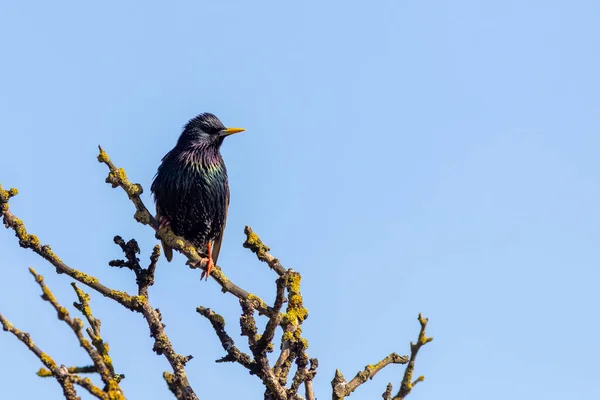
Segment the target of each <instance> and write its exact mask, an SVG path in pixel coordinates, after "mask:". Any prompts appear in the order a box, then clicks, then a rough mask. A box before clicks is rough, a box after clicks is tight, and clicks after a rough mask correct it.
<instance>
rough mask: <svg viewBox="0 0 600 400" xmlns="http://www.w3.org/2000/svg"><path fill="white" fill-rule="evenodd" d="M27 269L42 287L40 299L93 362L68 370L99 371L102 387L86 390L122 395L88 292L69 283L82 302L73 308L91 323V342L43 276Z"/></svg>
mask: <svg viewBox="0 0 600 400" xmlns="http://www.w3.org/2000/svg"><path fill="white" fill-rule="evenodd" d="M29 272H30V273H31V275H33V277H34V278H35V281H36V282H37V284H38V285H39V286H40V289H42V299H44V300H45V301H47V302H48V303H50V304H51V305H52V307H53V308H54V309H55V310H56V312H57V314H58V319H59V320H61V321H64V322H65V323H66V324H67V325H68V326H69V327H70V328H71V330H72V331H73V333H74V334H75V336H76V337H77V340H78V341H79V344H80V345H81V347H83V348H84V349H85V351H86V352H87V353H88V355H89V356H90V358H91V360H92V361H93V363H94V365H93V366H87V367H71V368H67V372H68V373H70V374H75V373H90V372H98V373H99V374H100V377H101V378H102V381H103V382H104V385H105V390H100V389H99V388H97V389H98V390H96V389H92V388H86V389H88V391H89V390H92V391H94V392H96V393H97V392H98V391H100V392H105V393H106V394H107V396H110V397H111V398H113V399H117V398H121V399H124V397H123V392H122V390H121V388H120V387H119V382H120V381H121V379H122V376H121V375H116V374H115V372H114V369H113V366H112V360H111V358H110V356H109V354H108V346H107V345H106V344H104V341H103V340H102V338H101V336H100V321H99V320H97V319H95V318H94V317H93V316H92V311H91V309H90V306H89V295H88V294H86V293H84V292H83V291H82V290H81V289H79V288H78V287H77V285H76V284H75V283H72V285H73V287H74V288H75V292H76V293H77V296H78V298H79V301H80V302H81V304H78V305H77V306H76V308H78V309H79V310H80V311H81V312H82V313H83V314H84V316H85V317H86V318H87V319H88V322H89V323H90V326H91V327H92V330H88V335H89V336H90V338H91V339H92V343H93V346H92V344H90V342H89V341H88V340H87V339H86V338H85V337H84V335H83V322H82V321H81V320H80V319H78V318H75V319H73V318H71V316H70V315H69V312H68V311H67V309H66V308H65V307H63V306H61V305H60V304H59V303H58V300H56V297H55V296H54V294H53V293H52V291H51V290H50V288H49V287H48V286H47V285H46V284H45V283H44V277H43V276H42V275H40V274H38V273H37V272H36V271H35V270H34V269H33V268H29ZM76 304H77V303H76ZM37 374H38V376H52V375H53V372H52V371H50V370H46V369H44V368H41V369H40V370H39V371H38V373H37ZM74 382H75V381H74Z"/></svg>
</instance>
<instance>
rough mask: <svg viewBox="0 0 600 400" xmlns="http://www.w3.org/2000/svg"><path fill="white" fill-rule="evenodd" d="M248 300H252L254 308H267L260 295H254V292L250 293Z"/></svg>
mask: <svg viewBox="0 0 600 400" xmlns="http://www.w3.org/2000/svg"><path fill="white" fill-rule="evenodd" d="M248 300H250V301H251V302H252V305H253V306H254V308H266V307H267V306H266V304H265V302H264V301H262V300H261V298H260V297H258V296H256V295H253V294H252V293H248Z"/></svg>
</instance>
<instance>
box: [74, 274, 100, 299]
mask: <svg viewBox="0 0 600 400" xmlns="http://www.w3.org/2000/svg"><path fill="white" fill-rule="evenodd" d="M73 278H75V279H77V280H78V281H79V282H82V283H85V284H86V285H88V286H90V285H95V284H96V283H98V278H96V277H93V276H91V275H88V274H86V273H83V272H81V271H78V270H76V269H75V270H73ZM81 293H83V292H81ZM88 298H89V296H88Z"/></svg>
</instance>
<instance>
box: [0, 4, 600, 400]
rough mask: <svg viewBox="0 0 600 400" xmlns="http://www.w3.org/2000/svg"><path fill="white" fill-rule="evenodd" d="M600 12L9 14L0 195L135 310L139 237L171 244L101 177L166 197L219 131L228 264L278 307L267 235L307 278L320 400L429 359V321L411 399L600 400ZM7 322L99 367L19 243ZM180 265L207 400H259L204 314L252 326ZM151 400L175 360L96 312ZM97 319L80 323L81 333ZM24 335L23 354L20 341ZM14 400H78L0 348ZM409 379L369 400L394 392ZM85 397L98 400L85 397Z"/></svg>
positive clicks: (0, 241)
mask: <svg viewBox="0 0 600 400" xmlns="http://www.w3.org/2000/svg"><path fill="white" fill-rule="evenodd" d="M599 17H600V3H598V2H597V1H591V0H589V1H583V0H579V1H577V0H575V1H571V2H563V1H557V0H545V1H541V0H540V1H533V0H531V1H525V0H519V1H516V0H513V1H510V0H509V1H506V0H505V1H486V2H481V1H465V0H459V1H452V2H450V1H429V2H423V1H381V2H358V1H330V2H316V1H306V2H302V4H288V3H283V2H275V1H267V2H247V1H221V2H206V1H202V2H191V1H188V2H184V1H180V2H171V3H170V4H168V5H167V4H166V3H164V2H151V1H145V2H129V3H128V4H123V2H114V1H105V2H102V4H100V3H98V4H90V3H89V2H88V3H85V2H84V3H82V2H75V1H65V2H58V3H57V2H51V3H48V2H40V1H37V2H35V1H21V2H12V3H10V4H9V3H7V4H4V5H3V6H2V12H1V13H0V45H1V49H2V60H3V61H2V63H0V87H1V90H0V132H1V136H0V138H1V139H0V148H2V152H1V155H0V183H1V184H2V185H3V186H4V187H5V188H9V187H17V188H18V189H19V190H20V194H19V196H18V197H16V198H14V199H13V201H12V202H11V207H12V210H13V212H15V213H16V214H17V215H18V216H19V217H21V218H23V219H24V221H25V222H26V224H27V227H28V228H29V230H30V231H31V232H33V233H36V234H38V235H39V237H40V239H41V240H42V242H44V243H51V244H52V247H53V249H54V250H55V251H56V252H57V253H58V254H59V255H60V256H61V257H62V259H63V260H65V261H66V262H67V263H69V264H70V265H72V266H74V267H77V268H81V269H83V270H85V271H88V272H89V273H91V274H93V275H96V276H98V277H99V278H100V279H101V280H102V282H103V283H105V284H106V285H109V286H111V287H114V288H118V289H122V290H129V291H133V290H134V289H135V287H134V285H135V284H134V279H133V277H132V274H131V273H130V272H129V271H124V270H116V269H111V268H109V267H108V266H107V262H108V261H109V260H111V259H113V258H117V257H120V256H121V255H120V253H119V251H118V248H117V247H116V246H115V245H114V244H112V237H113V236H114V235H116V234H119V235H121V236H123V237H124V238H131V237H135V238H136V239H137V240H138V241H139V243H140V245H141V247H142V251H143V253H142V259H143V260H146V259H147V257H148V256H149V254H150V251H151V249H152V246H153V245H154V244H155V243H156V240H155V239H154V237H153V233H152V231H151V230H150V229H149V228H148V227H144V226H141V225H139V224H137V223H136V222H135V221H134V220H133V219H132V214H133V207H132V204H131V203H130V202H129V201H128V200H127V198H126V196H125V195H124V193H123V192H122V191H119V190H112V189H111V188H110V187H109V186H108V185H107V184H105V183H104V178H105V176H106V170H105V167H104V166H102V165H100V164H98V163H97V161H96V159H95V156H96V154H97V147H96V146H97V145H98V144H102V145H103V146H104V148H105V149H106V150H107V152H108V153H109V154H110V156H111V157H112V158H113V160H114V162H115V163H116V164H117V165H119V166H122V167H124V168H125V169H126V170H127V172H128V174H129V176H130V178H131V179H132V180H133V181H136V182H139V183H141V184H142V185H143V186H144V188H146V192H145V193H144V200H145V201H146V204H147V205H151V202H152V201H151V197H150V194H149V186H150V182H151V180H152V177H153V175H154V173H155V171H156V167H157V166H158V163H159V161H160V159H161V157H162V156H163V155H164V154H165V153H166V152H167V151H168V150H170V149H171V147H172V146H173V145H174V143H175V141H176V139H177V137H178V135H179V133H180V130H181V127H182V125H183V124H184V123H185V122H186V121H187V120H188V119H189V118H191V117H193V116H194V115H196V114H198V113H200V112H203V111H211V112H213V113H215V114H216V115H218V116H219V117H220V118H221V119H222V120H223V122H224V123H225V124H226V125H230V126H243V127H245V128H246V129H247V131H246V132H244V133H243V134H240V135H236V136H234V137H232V138H229V139H227V140H226V143H225V144H224V146H223V149H222V152H223V155H224V158H225V160H226V162H227V166H228V170H229V177H230V184H231V191H232V199H231V207H230V210H229V220H228V229H227V233H226V235H225V241H224V248H223V250H222V252H221V257H220V259H219V261H220V262H219V264H220V265H221V266H222V267H223V268H224V270H225V272H226V273H227V274H228V276H229V277H230V278H231V279H233V280H235V281H236V282H238V283H239V284H240V285H242V286H243V287H245V288H246V289H248V290H249V291H251V292H253V293H257V294H260V295H261V296H264V297H265V298H267V299H272V297H273V294H274V290H273V285H272V280H273V278H274V277H273V273H272V272H271V271H269V270H267V268H266V267H265V266H264V265H261V264H259V263H258V262H257V261H256V260H255V259H254V257H253V255H252V254H250V253H249V252H248V251H247V250H245V249H243V248H242V247H241V243H242V242H243V238H244V236H243V227H244V225H246V224H248V225H251V226H252V227H253V228H254V230H255V231H256V232H257V233H259V234H260V236H261V237H262V239H263V240H264V241H265V242H266V243H267V244H268V245H270V246H271V248H272V249H273V251H272V252H273V254H274V255H275V256H276V257H279V258H280V259H281V260H282V262H283V264H284V265H285V266H286V267H292V268H294V269H295V270H298V271H300V272H301V273H302V275H303V278H304V280H303V294H304V298H305V303H306V305H307V307H308V309H309V312H310V317H309V319H308V320H307V321H306V323H305V325H304V332H305V334H306V337H307V338H308V340H309V343H310V349H309V353H310V355H311V356H315V357H318V358H319V361H320V367H319V375H318V377H317V379H316V382H315V387H316V390H317V392H318V398H322V399H324V398H328V397H329V396H330V386H329V382H330V381H331V378H332V377H333V373H334V370H335V368H340V369H341V370H342V372H343V373H344V374H345V375H346V376H347V377H351V376H353V375H354V374H355V373H356V372H357V371H358V370H359V369H361V368H363V367H364V365H366V364H368V363H373V362H375V361H377V360H378V359H380V358H382V357H384V356H385V355H387V354H388V353H390V352H392V351H397V352H399V353H407V352H408V351H409V346H408V343H409V341H411V340H415V338H416V335H417V332H418V323H417V320H416V316H417V314H418V313H419V312H422V313H424V315H425V316H427V317H429V318H430V325H429V329H428V330H429V332H428V333H429V334H430V335H431V336H434V337H435V341H434V342H432V343H431V344H429V345H427V346H426V347H425V348H424V349H423V351H422V353H421V354H420V356H419V359H418V361H417V371H416V373H417V374H423V375H425V378H426V380H425V382H424V383H422V384H420V385H418V386H417V387H416V389H415V391H414V392H413V394H412V395H411V396H412V398H413V399H415V400H416V399H435V398H446V397H448V396H449V395H450V397H456V398H458V397H460V398H463V399H481V398H485V399H489V400H493V399H504V398H506V395H507V393H508V394H509V395H510V397H511V398H517V399H530V398H544V399H563V398H565V397H566V398H577V399H597V398H598V397H599V396H600V384H599V383H598V367H597V360H598V358H599V357H600V344H598V342H597V340H596V338H597V337H598V336H599V335H600V322H599V319H598V317H597V314H598V312H597V303H598V300H599V295H598V291H597V282H598V281H599V279H600V273H599V272H598V271H599V269H598V263H599V261H600V260H599V254H598V243H599V241H600V209H599V206H598V205H599V204H600V172H599V170H600V162H599V161H598V148H599V147H600V134H599V133H598V132H599V130H600V118H599V114H598V109H600V99H599V96H598V93H600V80H599V79H598V71H599V70H600V55H599V54H600V53H598V51H597V49H598V46H599V45H600V29H599V28H598V23H597V21H598V18H599ZM0 253H1V254H2V256H1V258H0V260H1V261H0V262H1V264H2V271H3V272H2V279H1V280H0V312H2V313H3V314H4V315H5V316H6V317H7V318H9V319H10V320H11V321H12V322H14V323H15V324H16V325H17V326H18V327H20V328H21V329H23V330H26V331H28V332H30V333H31V334H32V336H33V338H34V340H35V341H36V343H38V344H39V346H40V347H42V348H43V349H44V350H45V351H46V352H48V353H50V354H51V355H53V356H54V357H55V358H56V360H57V361H58V362H59V363H63V364H68V365H71V364H82V363H87V359H86V356H85V354H84V352H83V351H82V350H81V349H80V348H79V347H77V345H76V342H75V340H74V336H73V335H72V332H70V331H69V329H68V328H67V327H66V326H65V325H64V324H63V323H61V322H60V321H58V320H57V319H56V316H55V314H54V313H53V312H52V311H51V309H50V306H49V305H48V304H47V303H44V302H43V301H41V300H40V298H39V288H38V287H37V285H36V284H35V283H34V281H33V280H32V278H31V277H30V275H29V273H28V272H27V267H29V266H33V267H35V268H36V269H37V270H38V272H40V273H42V274H43V275H44V276H45V277H46V281H47V283H48V284H49V285H50V287H51V288H52V289H53V290H54V292H55V294H56V295H57V297H58V298H59V300H60V301H61V302H62V303H63V304H65V305H69V304H71V303H72V302H73V301H74V300H75V296H74V293H73V292H72V291H71V288H70V285H69V284H68V282H69V280H68V279H67V278H66V277H65V276H58V275H56V274H55V273H54V272H53V269H52V268H50V267H49V266H48V265H46V264H45V263H44V262H42V261H41V260H40V259H39V258H37V257H35V256H34V255H33V254H30V253H29V252H27V251H25V250H22V249H20V248H19V247H18V246H17V242H16V239H15V238H14V237H13V235H12V233H11V232H10V231H6V230H4V229H2V230H0ZM183 263H184V259H183V257H182V256H181V255H176V257H175V259H174V262H173V263H171V264H168V263H166V262H165V261H164V258H163V259H161V262H160V264H159V267H158V271H157V283H156V285H155V286H154V287H153V288H152V290H151V296H152V302H153V304H154V305H155V306H156V307H160V309H161V311H162V312H163V315H164V317H165V323H166V324H167V333H168V334H169V335H170V336H171V339H172V340H173V343H174V344H175V348H176V350H177V351H178V352H180V353H183V354H193V355H194V356H195V358H194V360H193V361H191V362H190V364H189V367H188V373H189V376H190V379H191V382H192V383H193V385H194V386H195V388H196V389H197V392H198V393H199V395H200V397H201V398H215V397H217V398H223V397H222V396H224V398H237V396H244V397H246V398H262V387H261V385H260V383H259V381H258V380H257V379H256V378H255V377H251V376H249V375H248V374H247V372H246V371H244V370H243V369H242V368H241V367H239V366H236V365H223V364H214V363H213V360H215V359H217V358H219V357H221V356H222V349H221V348H220V346H219V344H218V340H217V338H216V336H215V335H214V332H213V331H212V328H211V327H210V325H209V324H208V322H207V321H206V320H204V319H202V317H200V316H199V315H197V314H196V313H195V311H194V309H195V307H196V306H197V305H204V306H207V307H211V308H213V309H215V310H216V311H217V312H220V313H221V314H223V315H224V316H225V317H226V318H227V319H228V321H229V331H230V333H231V334H232V335H233V336H234V338H236V339H238V340H237V343H239V344H240V345H241V344H243V343H244V340H243V339H244V338H241V337H239V336H238V334H239V331H238V322H237V318H238V316H239V307H238V305H237V304H236V301H235V300H234V299H233V298H232V297H231V296H225V295H222V294H221V293H220V291H219V289H218V287H217V285H216V284H215V283H214V282H208V283H204V282H199V280H198V276H197V275H198V274H197V273H196V272H195V271H191V270H189V269H187V268H186V267H185V266H184V265H183ZM92 307H93V310H94V311H95V314H96V316H97V317H99V318H100V319H102V321H103V325H102V329H103V335H104V338H105V339H106V340H107V341H108V342H109V344H110V345H111V350H112V354H113V358H114V362H115V365H116V369H117V371H118V372H120V373H124V374H125V375H126V376H127V378H126V380H125V381H124V382H123V384H122V386H123V388H124V390H125V391H126V394H127V395H128V396H129V398H130V399H137V398H168V396H169V394H168V392H167V389H166V385H165V384H164V383H163V382H162V379H160V374H161V373H162V371H164V370H167V369H168V365H167V363H166V361H165V360H164V359H163V358H161V357H158V356H156V355H154V354H153V353H152V352H151V350H150V349H151V347H152V342H151V339H150V338H149V337H148V333H147V327H146V325H145V323H144V322H143V320H142V319H141V317H140V316H139V315H135V314H131V313H130V312H128V311H126V310H124V309H122V308H121V307H119V306H117V305H115V304H113V303H111V302H110V301H109V300H107V299H104V298H101V297H100V296H99V295H94V294H92ZM74 313H75V311H74ZM0 333H2V332H0ZM0 354H1V355H2V356H1V357H0V371H1V372H2V373H0V386H2V387H3V395H4V397H6V398H41V397H42V396H43V397H44V398H56V399H58V398H61V392H60V388H59V386H58V385H57V384H56V383H55V382H53V381H50V380H45V381H42V380H40V379H39V378H37V377H36V376H35V375H34V372H35V371H36V370H37V369H38V368H39V361H38V360H37V359H36V358H35V357H34V356H33V355H32V354H30V353H29V352H28V351H27V350H26V349H25V348H24V347H23V346H22V345H21V344H20V343H18V342H17V341H16V339H15V338H14V337H11V336H10V335H8V334H6V333H2V334H1V335H0ZM401 372H402V369H401V368H399V367H398V368H394V367H391V368H388V369H386V370H385V371H383V372H381V373H380V374H379V375H378V376H377V377H376V378H375V379H374V380H373V381H371V382H369V383H368V384H366V385H364V386H362V387H361V388H359V389H358V391H357V392H355V393H354V394H353V396H352V398H358V399H361V398H364V399H366V398H379V396H380V395H381V393H382V392H383V391H384V389H385V386H386V384H387V383H388V382H389V381H392V382H393V383H394V384H395V385H396V387H398V383H399V381H400V379H401ZM220 394H221V396H220ZM82 396H83V397H84V398H86V397H85V393H82Z"/></svg>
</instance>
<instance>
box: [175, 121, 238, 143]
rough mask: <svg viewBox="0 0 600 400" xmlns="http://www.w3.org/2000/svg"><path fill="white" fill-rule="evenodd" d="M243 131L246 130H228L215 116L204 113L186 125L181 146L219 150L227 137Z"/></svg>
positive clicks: (180, 141)
mask: <svg viewBox="0 0 600 400" xmlns="http://www.w3.org/2000/svg"><path fill="white" fill-rule="evenodd" d="M243 131H244V128H226V127H225V125H223V123H222V122H221V121H220V120H219V118H217V117H216V116H215V115H214V114H211V113H202V114H200V115H198V116H196V117H194V118H192V119H191V120H190V121H189V122H188V123H187V124H186V125H185V127H184V129H183V133H182V134H181V136H180V137H179V144H191V145H201V146H202V147H216V148H219V147H220V146H221V144H222V143H223V139H224V138H225V137H226V136H229V135H233V134H235V133H238V132H243Z"/></svg>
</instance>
